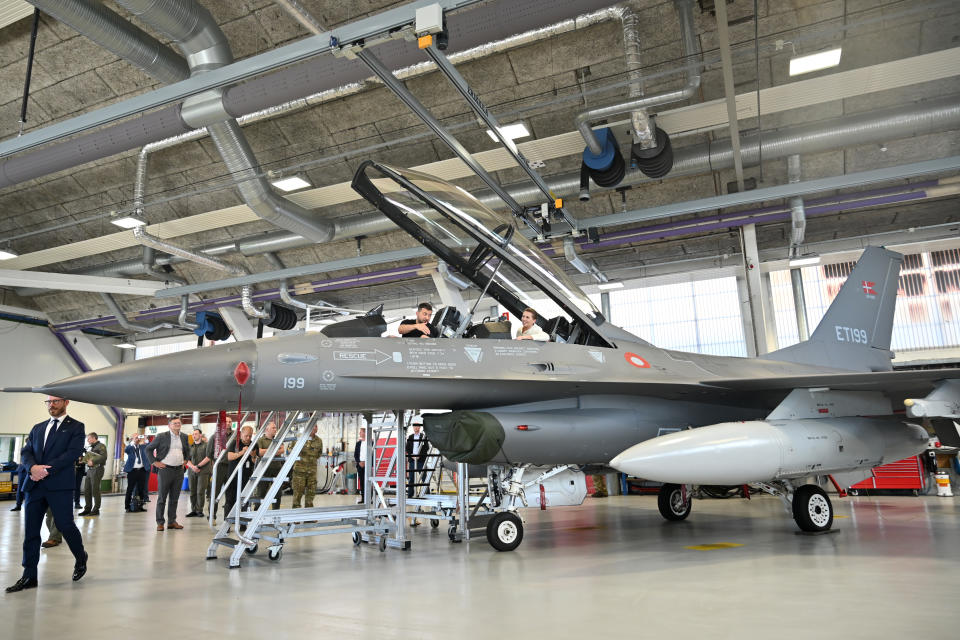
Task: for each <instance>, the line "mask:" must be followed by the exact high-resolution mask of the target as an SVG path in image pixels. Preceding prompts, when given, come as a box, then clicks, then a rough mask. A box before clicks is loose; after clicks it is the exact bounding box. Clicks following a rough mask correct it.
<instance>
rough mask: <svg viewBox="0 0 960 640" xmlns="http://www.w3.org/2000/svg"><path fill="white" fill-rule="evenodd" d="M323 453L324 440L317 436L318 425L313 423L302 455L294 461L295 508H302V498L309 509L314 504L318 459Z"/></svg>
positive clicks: (301, 451) (301, 452)
mask: <svg viewBox="0 0 960 640" xmlns="http://www.w3.org/2000/svg"><path fill="white" fill-rule="evenodd" d="M322 453H323V440H321V439H320V438H318V437H317V425H313V431H312V432H310V439H309V440H307V441H306V442H305V443H304V445H303V449H301V450H300V457H299V458H297V461H296V462H294V463H293V475H292V478H293V508H294V509H299V508H300V498H301V497H303V505H304V506H305V507H307V508H308V509H309V508H310V507H312V506H313V496H314V495H315V494H316V492H317V460H318V459H319V458H320V454H322Z"/></svg>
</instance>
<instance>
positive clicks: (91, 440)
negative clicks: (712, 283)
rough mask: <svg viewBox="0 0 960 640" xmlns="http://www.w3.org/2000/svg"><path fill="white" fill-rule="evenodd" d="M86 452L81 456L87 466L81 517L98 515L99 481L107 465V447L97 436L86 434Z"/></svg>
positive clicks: (92, 433)
mask: <svg viewBox="0 0 960 640" xmlns="http://www.w3.org/2000/svg"><path fill="white" fill-rule="evenodd" d="M87 447H88V448H87V451H86V453H84V454H83V459H84V462H85V463H86V465H87V483H86V484H85V485H84V487H83V498H84V504H83V511H81V512H80V515H81V516H98V515H100V481H101V480H103V467H104V465H105V464H106V463H107V447H106V445H104V444H103V443H102V442H100V439H99V438H98V437H97V434H95V433H94V432H92V431H91V432H90V433H88V434H87Z"/></svg>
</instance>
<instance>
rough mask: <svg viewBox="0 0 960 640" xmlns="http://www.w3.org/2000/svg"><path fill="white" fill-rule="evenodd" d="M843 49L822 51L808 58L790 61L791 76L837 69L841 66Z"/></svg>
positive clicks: (803, 57)
mask: <svg viewBox="0 0 960 640" xmlns="http://www.w3.org/2000/svg"><path fill="white" fill-rule="evenodd" d="M841 51H842V49H841V48H840V47H837V48H836V49H828V50H827V51H820V52H819V53H811V54H810V55H807V56H800V57H799V58H791V59H790V75H791V76H799V75H803V74H804V73H811V72H813V71H820V70H821V69H829V68H830V67H835V66H837V65H838V64H840V52H841Z"/></svg>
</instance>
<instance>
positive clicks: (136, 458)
mask: <svg viewBox="0 0 960 640" xmlns="http://www.w3.org/2000/svg"><path fill="white" fill-rule="evenodd" d="M142 458H143V455H142V452H141V451H140V445H138V444H136V443H134V444H133V468H134V469H143V460H142Z"/></svg>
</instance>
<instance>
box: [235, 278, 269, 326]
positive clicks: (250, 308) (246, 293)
mask: <svg viewBox="0 0 960 640" xmlns="http://www.w3.org/2000/svg"><path fill="white" fill-rule="evenodd" d="M240 307H241V308H242V309H243V311H244V313H246V314H247V315H248V316H250V317H251V318H259V319H260V320H269V319H270V313H268V312H267V311H265V310H264V309H263V307H260V308H259V309H258V308H257V306H256V305H255V304H253V287H251V286H250V285H248V284H246V285H244V286H243V287H242V288H241V289H240Z"/></svg>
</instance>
